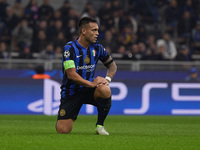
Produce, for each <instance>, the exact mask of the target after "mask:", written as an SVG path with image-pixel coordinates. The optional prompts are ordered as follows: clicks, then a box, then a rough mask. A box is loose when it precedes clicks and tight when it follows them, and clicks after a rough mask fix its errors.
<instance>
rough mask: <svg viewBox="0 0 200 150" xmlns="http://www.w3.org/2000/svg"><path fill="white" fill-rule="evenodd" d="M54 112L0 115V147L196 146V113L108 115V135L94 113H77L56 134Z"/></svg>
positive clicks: (199, 129)
mask: <svg viewBox="0 0 200 150" xmlns="http://www.w3.org/2000/svg"><path fill="white" fill-rule="evenodd" d="M55 122H56V116H43V115H0V150H73V149H75V150H199V149H200V116H108V118H107V120H106V122H105V127H106V129H107V130H108V132H109V133H110V135H109V136H99V135H96V134H95V132H94V129H95V122H96V116H89V115H88V116H83V115H80V116H78V119H77V121H76V122H75V123H74V128H73V131H72V132H71V133H70V134H68V135H64V134H57V133H56V131H55Z"/></svg>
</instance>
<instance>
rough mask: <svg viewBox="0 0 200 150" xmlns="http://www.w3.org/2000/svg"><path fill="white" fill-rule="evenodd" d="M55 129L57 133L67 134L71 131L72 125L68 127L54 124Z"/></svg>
mask: <svg viewBox="0 0 200 150" xmlns="http://www.w3.org/2000/svg"><path fill="white" fill-rule="evenodd" d="M56 130H57V133H61V134H69V133H70V132H71V131H72V127H69V126H66V127H64V126H58V125H57V126H56Z"/></svg>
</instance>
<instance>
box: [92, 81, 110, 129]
mask: <svg viewBox="0 0 200 150" xmlns="http://www.w3.org/2000/svg"><path fill="white" fill-rule="evenodd" d="M94 100H95V101H96V102H97V110H98V119H97V125H102V126H103V123H104V120H105V119H106V117H107V115H108V113H109V111H110V107H111V90H110V87H109V86H107V85H101V86H99V87H97V88H96V89H95V92H94Z"/></svg>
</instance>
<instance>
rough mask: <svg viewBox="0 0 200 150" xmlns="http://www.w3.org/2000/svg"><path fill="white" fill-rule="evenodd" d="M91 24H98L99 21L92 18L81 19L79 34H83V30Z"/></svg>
mask: <svg viewBox="0 0 200 150" xmlns="http://www.w3.org/2000/svg"><path fill="white" fill-rule="evenodd" d="M90 22H94V23H97V21H96V20H95V19H93V18H90V17H83V18H81V20H80V21H79V23H78V28H79V33H81V30H82V28H83V27H84V26H85V25H88V24H89V23H90Z"/></svg>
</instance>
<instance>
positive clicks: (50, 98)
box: [27, 79, 60, 115]
mask: <svg viewBox="0 0 200 150" xmlns="http://www.w3.org/2000/svg"><path fill="white" fill-rule="evenodd" d="M43 95H44V96H43V99H39V100H37V101H35V102H32V103H30V104H29V105H28V106H27V108H28V110H30V111H32V112H36V113H43V114H45V115H57V114H58V109H59V104H60V84H59V83H58V82H56V81H54V80H50V79H45V80H44V91H43Z"/></svg>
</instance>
